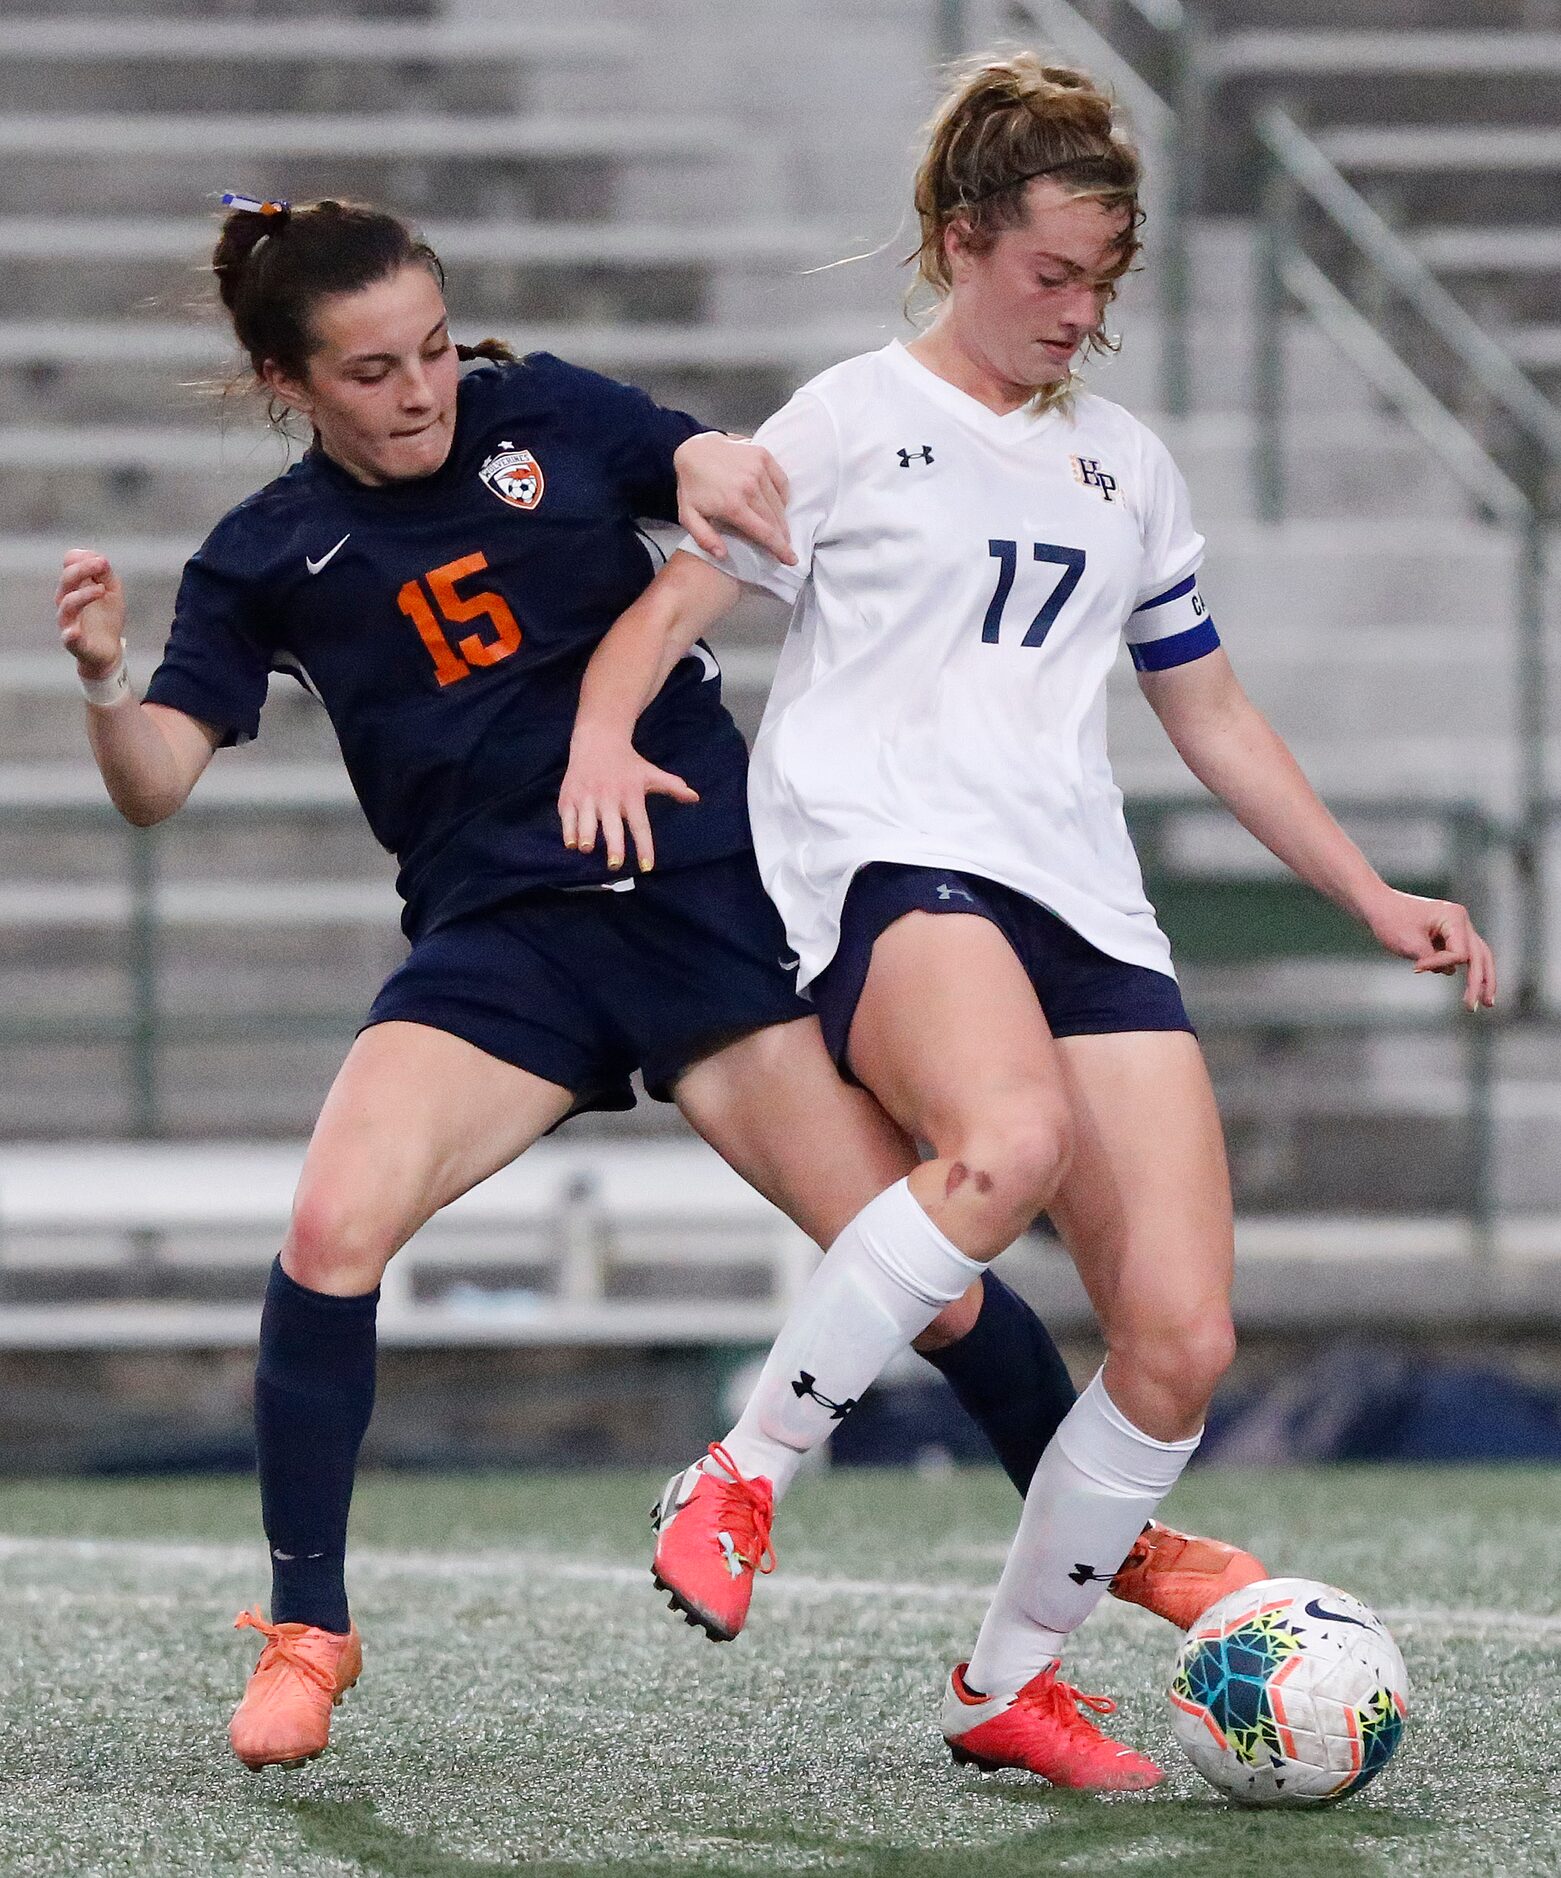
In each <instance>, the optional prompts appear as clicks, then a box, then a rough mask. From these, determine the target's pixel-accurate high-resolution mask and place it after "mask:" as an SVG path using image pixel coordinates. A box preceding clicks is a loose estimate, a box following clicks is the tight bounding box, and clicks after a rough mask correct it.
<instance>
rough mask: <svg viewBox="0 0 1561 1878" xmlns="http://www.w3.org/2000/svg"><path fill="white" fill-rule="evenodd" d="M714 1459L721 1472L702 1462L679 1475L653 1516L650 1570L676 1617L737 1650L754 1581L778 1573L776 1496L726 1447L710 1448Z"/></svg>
mask: <svg viewBox="0 0 1561 1878" xmlns="http://www.w3.org/2000/svg"><path fill="white" fill-rule="evenodd" d="M710 1458H711V1460H713V1461H714V1462H715V1464H716V1467H717V1468H718V1469H719V1470H720V1471H719V1472H716V1473H711V1472H708V1471H706V1468H705V1464H704V1462H703V1461H696V1462H695V1463H694V1465H693V1466H692V1467H689V1468H685V1469H684V1471H683V1472H682V1473H681V1474H674V1475H673V1476H672V1478H671V1479H670V1480H669V1481H668V1482H667V1485H666V1490H665V1492H664V1493H663V1494H662V1496H661V1498H660V1500H658V1501H657V1503H656V1505H655V1506H654V1507H653V1508H652V1509H651V1516H650V1521H651V1524H652V1525H653V1526H654V1527H655V1529H656V1556H655V1558H654V1559H653V1560H652V1562H651V1568H650V1569H651V1576H652V1578H654V1580H655V1581H656V1587H657V1589H658V1590H661V1591H665V1592H666V1593H667V1594H668V1602H669V1603H670V1605H671V1608H672V1609H673V1610H675V1611H681V1612H682V1613H683V1615H684V1617H685V1618H687V1620H688V1622H689V1623H690V1624H695V1625H698V1626H700V1627H701V1628H702V1629H703V1630H704V1633H705V1635H706V1636H707V1637H708V1638H709V1639H710V1641H711V1642H712V1643H730V1642H731V1641H732V1639H733V1637H735V1636H736V1635H737V1633H738V1631H739V1630H741V1629H742V1627H743V1624H744V1622H745V1620H746V1619H747V1616H748V1605H749V1603H750V1601H751V1600H752V1597H753V1581H754V1574H755V1573H757V1572H772V1571H774V1569H775V1554H774V1552H773V1550H772V1549H771V1547H770V1522H771V1520H772V1519H773V1518H774V1516H775V1489H774V1488H773V1487H772V1486H771V1485H770V1483H769V1481H768V1480H765V1479H764V1478H763V1477H762V1476H761V1477H759V1478H757V1479H754V1480H749V1479H748V1478H747V1477H746V1476H745V1475H743V1474H742V1473H741V1472H740V1471H739V1470H738V1467H737V1464H736V1463H735V1462H734V1461H733V1459H732V1457H731V1455H729V1454H728V1453H727V1451H726V1449H725V1448H723V1447H722V1446H721V1444H720V1443H719V1442H718V1441H713V1442H711V1444H710Z"/></svg>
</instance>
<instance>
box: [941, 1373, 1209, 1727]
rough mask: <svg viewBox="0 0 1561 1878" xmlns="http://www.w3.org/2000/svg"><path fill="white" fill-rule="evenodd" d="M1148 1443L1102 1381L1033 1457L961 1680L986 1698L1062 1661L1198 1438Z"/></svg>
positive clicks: (1150, 1438)
mask: <svg viewBox="0 0 1561 1878" xmlns="http://www.w3.org/2000/svg"><path fill="white" fill-rule="evenodd" d="M1202 1432H1203V1431H1202V1430H1201V1429H1200V1430H1199V1432H1198V1434H1196V1435H1190V1436H1189V1437H1188V1438H1187V1439H1186V1440H1185V1441H1156V1440H1155V1439H1154V1437H1153V1436H1152V1435H1146V1434H1145V1433H1144V1431H1143V1430H1142V1429H1141V1428H1135V1427H1134V1426H1133V1424H1132V1423H1131V1422H1130V1421H1129V1420H1128V1419H1127V1417H1126V1416H1125V1415H1124V1414H1123V1413H1122V1411H1121V1410H1120V1409H1119V1408H1118V1407H1117V1405H1116V1404H1115V1403H1114V1402H1113V1401H1112V1400H1111V1398H1110V1396H1109V1395H1107V1394H1106V1384H1105V1372H1104V1371H1103V1370H1097V1371H1096V1373H1095V1377H1094V1380H1093V1381H1092V1382H1091V1383H1090V1385H1089V1387H1088V1388H1087V1389H1086V1390H1085V1391H1084V1393H1083V1394H1082V1395H1081V1396H1080V1397H1079V1399H1078V1401H1077V1402H1075V1403H1074V1405H1073V1407H1072V1408H1071V1409H1070V1410H1069V1411H1068V1414H1067V1415H1066V1417H1065V1418H1064V1420H1063V1422H1062V1425H1061V1426H1060V1427H1059V1428H1058V1430H1057V1432H1056V1434H1054V1435H1053V1436H1052V1438H1051V1441H1050V1443H1049V1445H1048V1446H1047V1449H1046V1452H1045V1453H1044V1454H1043V1455H1042V1456H1041V1459H1040V1465H1039V1466H1038V1467H1037V1468H1036V1470H1035V1478H1034V1479H1033V1480H1032V1481H1031V1482H1030V1490H1029V1492H1028V1493H1027V1494H1026V1495H1025V1498H1024V1512H1023V1513H1022V1514H1021V1515H1020V1519H1019V1530H1018V1532H1017V1533H1016V1534H1015V1536H1014V1543H1013V1546H1012V1548H1011V1550H1010V1551H1009V1554H1008V1558H1007V1562H1006V1563H1005V1564H1004V1566H1003V1575H1002V1577H1001V1578H1000V1579H999V1580H998V1584H997V1594H996V1596H995V1597H994V1598H993V1599H992V1602H991V1605H990V1607H989V1608H988V1610H987V1614H986V1617H985V1618H984V1620H983V1621H982V1625H981V1634H980V1635H979V1636H978V1637H977V1638H976V1647H975V1649H974V1650H973V1651H972V1652H971V1656H970V1667H969V1669H968V1670H967V1671H966V1672H965V1680H966V1682H967V1683H968V1685H969V1686H970V1687H971V1688H972V1689H979V1690H981V1691H982V1692H983V1693H984V1694H986V1695H1008V1694H1011V1693H1012V1692H1013V1691H1014V1690H1016V1689H1022V1688H1023V1687H1024V1685H1025V1684H1026V1683H1027V1682H1029V1681H1030V1680H1031V1678H1032V1677H1034V1676H1038V1675H1039V1674H1040V1672H1041V1671H1042V1670H1043V1669H1044V1668H1045V1667H1046V1665H1047V1664H1048V1663H1052V1662H1055V1661H1056V1659H1057V1658H1058V1657H1059V1656H1060V1655H1061V1654H1062V1646H1063V1643H1064V1642H1065V1640H1066V1639H1067V1637H1068V1635H1069V1633H1070V1632H1072V1631H1075V1630H1077V1629H1078V1627H1079V1625H1080V1624H1082V1623H1083V1621H1084V1619H1085V1618H1086V1617H1088V1616H1089V1614H1090V1612H1091V1611H1092V1610H1094V1608H1095V1606H1096V1605H1097V1604H1098V1603H1099V1602H1100V1600H1101V1597H1102V1596H1103V1595H1104V1593H1105V1590H1106V1587H1107V1586H1108V1585H1109V1584H1110V1583H1111V1578H1112V1574H1113V1573H1114V1572H1115V1571H1116V1570H1117V1568H1118V1567H1119V1566H1120V1565H1121V1563H1122V1561H1123V1559H1125V1558H1126V1557H1127V1555H1128V1553H1129V1552H1130V1551H1131V1550H1132V1547H1133V1541H1134V1540H1135V1539H1136V1538H1137V1537H1138V1535H1139V1533H1140V1532H1142V1531H1143V1528H1144V1523H1145V1521H1146V1520H1148V1519H1150V1518H1151V1517H1152V1516H1153V1514H1154V1511H1155V1508H1156V1507H1157V1506H1159V1504H1160V1502H1161V1501H1162V1500H1163V1499H1164V1498H1165V1496H1166V1495H1167V1494H1168V1493H1169V1492H1170V1491H1171V1489H1172V1487H1174V1486H1175V1485H1176V1482H1177V1480H1178V1479H1179V1478H1180V1476H1181V1471H1182V1469H1183V1468H1184V1467H1185V1466H1186V1465H1187V1462H1188V1459H1189V1457H1190V1456H1191V1454H1192V1452H1193V1450H1194V1449H1195V1448H1196V1447H1197V1445H1198V1442H1199V1440H1200V1438H1201V1436H1202Z"/></svg>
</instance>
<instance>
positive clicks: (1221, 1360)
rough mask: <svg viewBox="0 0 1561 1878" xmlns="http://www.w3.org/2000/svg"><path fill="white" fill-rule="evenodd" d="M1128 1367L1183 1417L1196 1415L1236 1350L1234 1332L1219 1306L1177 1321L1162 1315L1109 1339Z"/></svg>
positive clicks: (1210, 1394)
mask: <svg viewBox="0 0 1561 1878" xmlns="http://www.w3.org/2000/svg"><path fill="white" fill-rule="evenodd" d="M1112 1347H1113V1349H1116V1350H1119V1351H1120V1352H1121V1354H1122V1355H1123V1357H1124V1358H1125V1359H1126V1360H1127V1361H1128V1362H1130V1363H1131V1364H1132V1366H1133V1368H1134V1369H1135V1370H1137V1371H1138V1372H1139V1373H1140V1374H1142V1375H1144V1376H1145V1377H1146V1378H1147V1379H1148V1380H1150V1381H1152V1383H1153V1384H1154V1386H1155V1388H1156V1390H1157V1392H1158V1393H1159V1394H1160V1396H1161V1397H1162V1398H1163V1399H1164V1400H1165V1401H1167V1402H1168V1403H1174V1404H1175V1405H1176V1406H1177V1407H1178V1409H1180V1410H1181V1411H1182V1412H1183V1413H1184V1414H1185V1415H1186V1416H1188V1417H1194V1416H1201V1415H1202V1414H1203V1411H1204V1409H1205V1408H1206V1407H1207V1406H1208V1402H1209V1399H1210V1397H1211V1396H1212V1395H1213V1394H1214V1391H1215V1389H1216V1388H1217V1387H1218V1386H1219V1383H1220V1379H1221V1378H1222V1377H1223V1376H1224V1374H1225V1372H1226V1370H1228V1369H1229V1368H1230V1366H1231V1363H1232V1361H1233V1360H1234V1358H1235V1354H1236V1331H1235V1326H1234V1325H1233V1324H1232V1323H1231V1321H1230V1315H1229V1313H1228V1312H1227V1311H1224V1310H1208V1311H1205V1312H1201V1313H1199V1314H1198V1315H1197V1316H1195V1317H1188V1318H1185V1319H1182V1320H1180V1321H1175V1320H1171V1321H1167V1320H1165V1319H1162V1320H1160V1321H1158V1322H1156V1323H1153V1324H1147V1325H1144V1326H1142V1327H1141V1328H1140V1329H1138V1330H1137V1331H1136V1333H1135V1332H1132V1331H1130V1332H1128V1333H1126V1334H1124V1335H1123V1336H1120V1337H1116V1338H1113V1339H1112Z"/></svg>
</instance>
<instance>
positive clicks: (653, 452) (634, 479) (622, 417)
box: [526, 352, 714, 522]
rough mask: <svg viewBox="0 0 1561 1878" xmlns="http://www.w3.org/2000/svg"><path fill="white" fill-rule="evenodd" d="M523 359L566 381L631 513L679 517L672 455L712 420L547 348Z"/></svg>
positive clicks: (658, 518) (572, 403)
mask: <svg viewBox="0 0 1561 1878" xmlns="http://www.w3.org/2000/svg"><path fill="white" fill-rule="evenodd" d="M526 363H527V364H528V365H541V366H542V367H543V368H544V369H546V370H548V371H550V372H552V373H553V374H555V376H556V377H557V378H558V379H559V382H560V383H561V384H562V385H563V386H564V387H565V389H566V391H567V395H568V401H569V404H570V406H571V408H572V410H573V412H574V414H575V416H576V418H577V419H578V420H579V421H580V423H581V427H582V429H583V430H584V431H585V433H586V434H588V435H589V436H591V437H592V438H593V439H594V440H595V443H596V446H597V448H598V449H599V450H600V452H601V458H602V462H603V464H604V466H605V468H606V470H607V474H608V476H609V478H610V480H611V481H612V482H613V483H614V485H615V486H616V487H617V488H618V490H619V491H620V492H621V494H622V495H623V498H624V500H625V501H626V502H627V503H628V505H629V510H630V512H631V513H632V514H634V515H643V516H648V517H650V518H652V519H653V520H656V521H661V522H675V521H676V520H677V518H678V479H677V471H676V469H674V467H673V463H672V459H673V456H674V455H675V454H676V452H677V448H678V445H679V444H683V443H687V442H688V440H689V438H690V437H697V436H699V435H700V434H701V433H702V432H703V431H707V430H711V429H713V428H714V426H713V425H710V424H704V423H701V422H700V420H699V419H698V418H697V417H691V416H690V415H689V413H688V412H687V411H674V410H672V409H670V408H669V407H668V406H666V405H661V404H657V402H656V400H655V399H654V398H652V397H651V396H650V395H649V393H647V392H644V391H641V390H640V389H639V387H638V386H637V385H624V384H620V383H619V381H618V380H617V379H616V378H605V377H603V375H602V374H601V373H600V372H590V371H587V370H586V369H585V367H584V366H580V365H566V364H565V363H564V361H563V360H562V359H555V358H554V357H553V356H552V354H551V353H546V352H542V353H533V354H532V355H531V358H529V359H528V360H527V361H526Z"/></svg>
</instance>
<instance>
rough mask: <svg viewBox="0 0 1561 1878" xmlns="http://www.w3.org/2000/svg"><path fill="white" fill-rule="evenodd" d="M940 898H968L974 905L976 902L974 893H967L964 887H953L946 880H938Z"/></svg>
mask: <svg viewBox="0 0 1561 1878" xmlns="http://www.w3.org/2000/svg"><path fill="white" fill-rule="evenodd" d="M938 898H939V899H940V900H968V901H969V902H970V904H971V905H972V906H974V905H975V903H976V896H975V895H974V894H973V893H967V892H966V890H965V889H964V888H963V887H951V886H950V885H949V883H948V882H947V881H946V880H940V881H939V882H938Z"/></svg>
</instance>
